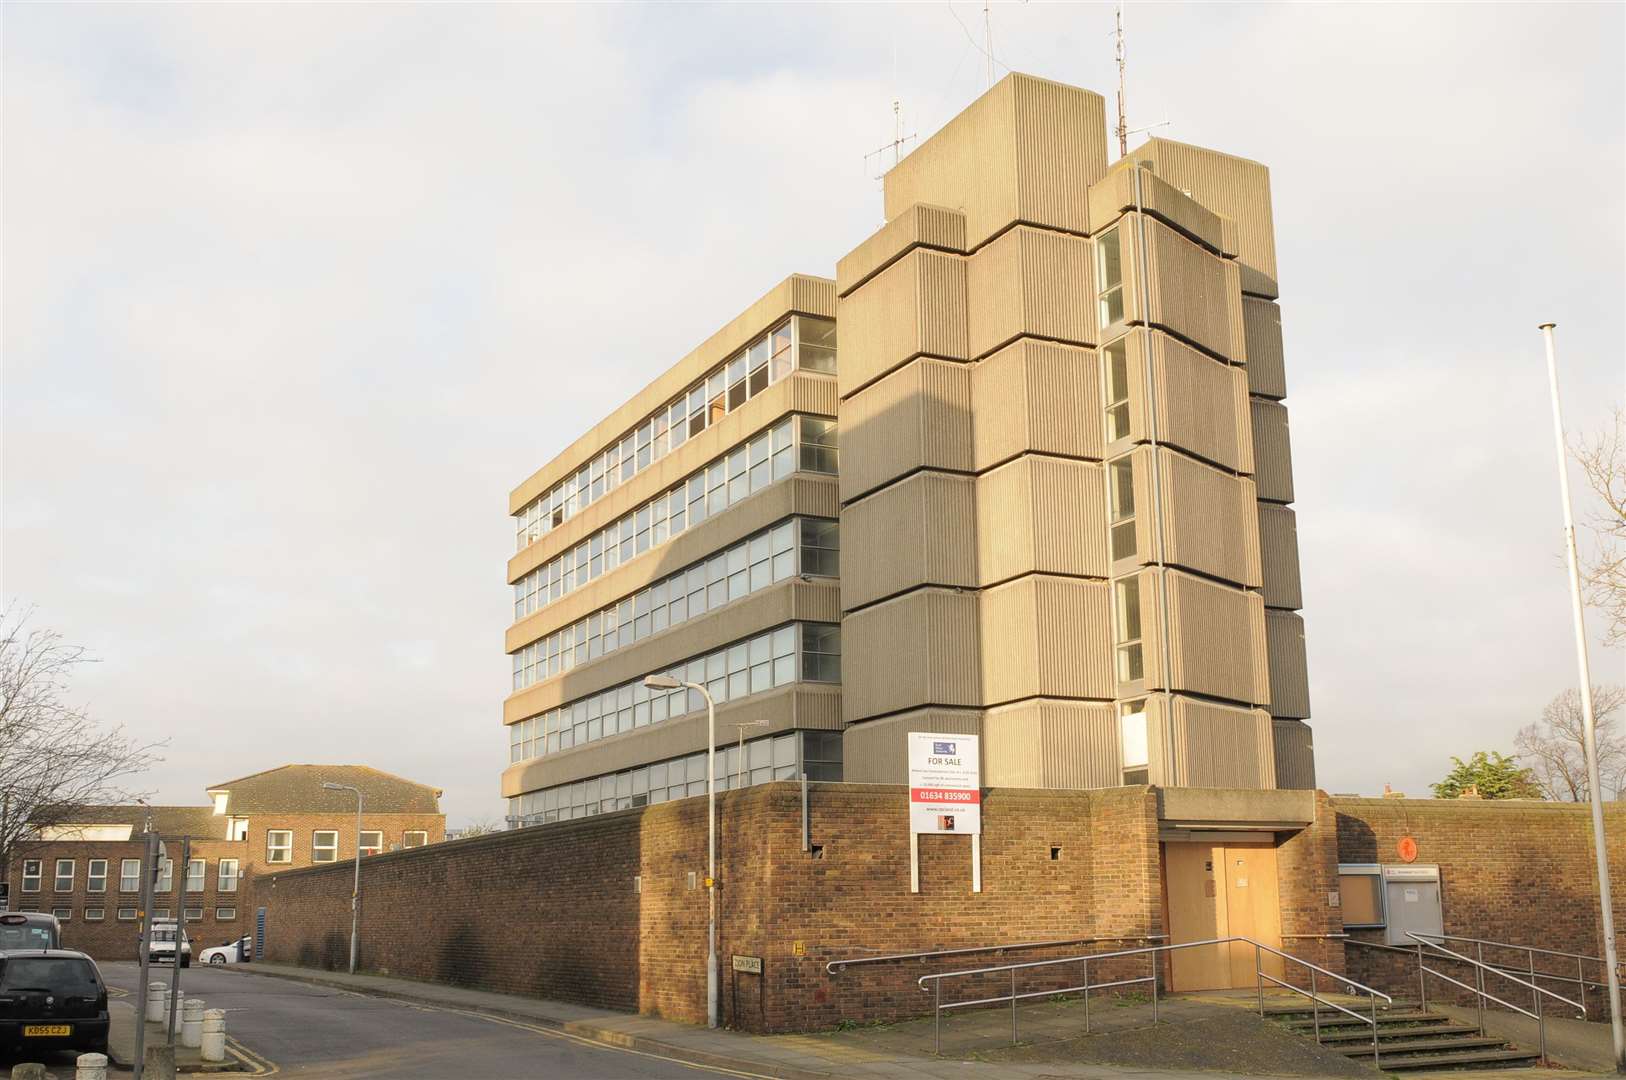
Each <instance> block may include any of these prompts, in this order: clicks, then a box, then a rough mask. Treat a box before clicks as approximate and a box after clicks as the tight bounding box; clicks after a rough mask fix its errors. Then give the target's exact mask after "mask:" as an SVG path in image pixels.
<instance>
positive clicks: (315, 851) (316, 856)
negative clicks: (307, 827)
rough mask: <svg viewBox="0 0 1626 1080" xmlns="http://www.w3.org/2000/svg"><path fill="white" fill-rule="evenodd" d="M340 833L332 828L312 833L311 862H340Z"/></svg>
mask: <svg viewBox="0 0 1626 1080" xmlns="http://www.w3.org/2000/svg"><path fill="white" fill-rule="evenodd" d="M338 861H339V834H338V833H337V832H335V831H334V830H332V829H317V830H316V831H315V832H313V833H311V862H338Z"/></svg>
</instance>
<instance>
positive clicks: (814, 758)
mask: <svg viewBox="0 0 1626 1080" xmlns="http://www.w3.org/2000/svg"><path fill="white" fill-rule="evenodd" d="M802 771H803V772H805V773H807V778H808V779H809V780H831V781H839V780H840V779H841V732H839V731H804V732H802Z"/></svg>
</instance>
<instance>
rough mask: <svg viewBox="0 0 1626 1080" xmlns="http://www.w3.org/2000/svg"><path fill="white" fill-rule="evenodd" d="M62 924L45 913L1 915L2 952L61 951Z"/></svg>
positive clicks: (0, 943) (14, 912) (21, 912)
mask: <svg viewBox="0 0 1626 1080" xmlns="http://www.w3.org/2000/svg"><path fill="white" fill-rule="evenodd" d="M60 948H62V923H61V922H59V921H58V920H57V917H56V916H55V915H52V914H50V913H49V912H45V911H8V912H6V913H5V914H3V915H0V952H5V951H6V950H8V949H60Z"/></svg>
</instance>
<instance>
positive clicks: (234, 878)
mask: <svg viewBox="0 0 1626 1080" xmlns="http://www.w3.org/2000/svg"><path fill="white" fill-rule="evenodd" d="M52 869H53V871H54V873H53V874H52V878H51V885H52V891H53V892H59V893H71V892H73V887H74V880H75V877H76V875H77V872H78V864H77V862H76V860H74V859H57V860H56V865H55V866H54V867H53V868H52ZM107 870H108V860H107V859H87V860H85V891H86V892H89V893H104V892H106V891H107ZM44 872H45V864H44V861H43V860H41V859H24V860H23V881H22V888H23V892H25V893H37V892H39V891H40V885H41V883H42V881H43V878H44ZM208 877H209V867H208V860H206V859H192V860H190V861H188V862H187V864H186V883H185V891H186V892H202V891H203V890H204V887H205V883H206V882H207V880H208ZM238 880H239V872H238V862H237V860H236V859H221V860H220V861H219V866H218V867H217V876H216V879H215V891H217V892H236V891H237V882H238ZM174 888H175V864H174V860H172V859H168V858H166V859H164V860H163V862H162V863H161V864H160V866H159V868H158V882H157V884H156V885H155V886H154V891H155V892H158V893H167V892H170V891H171V890H173V889H174ZM118 891H119V892H121V893H137V892H140V891H141V860H140V859H121V860H119V888H118Z"/></svg>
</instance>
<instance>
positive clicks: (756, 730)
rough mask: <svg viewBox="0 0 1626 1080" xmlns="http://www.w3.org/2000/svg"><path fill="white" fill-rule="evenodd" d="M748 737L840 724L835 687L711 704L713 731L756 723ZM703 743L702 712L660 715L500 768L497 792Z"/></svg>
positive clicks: (805, 686)
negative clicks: (673, 717)
mask: <svg viewBox="0 0 1626 1080" xmlns="http://www.w3.org/2000/svg"><path fill="white" fill-rule="evenodd" d="M757 723H761V724H762V725H763V726H761V727H753V728H752V729H751V737H752V738H753V739H754V738H758V737H760V736H763V735H772V734H774V733H776V732H780V731H790V730H792V729H795V728H810V729H818V730H825V731H838V730H840V729H841V726H842V725H841V688H840V687H837V686H815V685H812V684H809V683H799V684H795V685H792V686H783V687H780V688H779V689H777V690H769V691H766V692H764V693H761V694H752V695H751V696H750V697H745V698H740V699H739V700H737V701H729V702H725V703H724V704H722V705H719V706H717V731H718V734H719V736H721V735H722V733H723V732H732V731H733V730H734V728H733V725H734V724H757ZM705 748H706V714H705V712H703V711H701V712H694V713H690V714H688V715H686V716H681V717H679V718H677V719H676V720H663V721H661V722H660V723H658V724H652V725H650V726H649V727H644V728H638V729H637V730H635V731H629V732H626V733H624V734H621V735H613V736H611V737H610V738H608V739H600V740H598V741H596V742H591V743H588V744H586V745H585V746H578V747H576V748H574V749H571V750H563V751H559V752H557V753H553V754H549V755H547V756H546V757H540V758H536V759H534V760H532V761H525V762H520V763H519V764H517V765H510V766H509V767H508V768H507V769H504V770H503V774H502V793H503V795H504V796H505V797H506V796H513V795H522V794H524V793H525V792H527V791H535V790H537V789H538V788H544V787H552V786H553V785H555V784H566V783H570V782H571V781H573V780H581V779H584V778H586V777H589V776H599V775H602V774H604V773H607V772H616V771H618V770H620V769H630V768H634V767H636V766H638V765H642V764H644V763H646V762H650V761H661V760H664V759H666V758H672V757H679V756H682V755H684V754H693V753H695V752H697V751H700V750H704V749H705Z"/></svg>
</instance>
